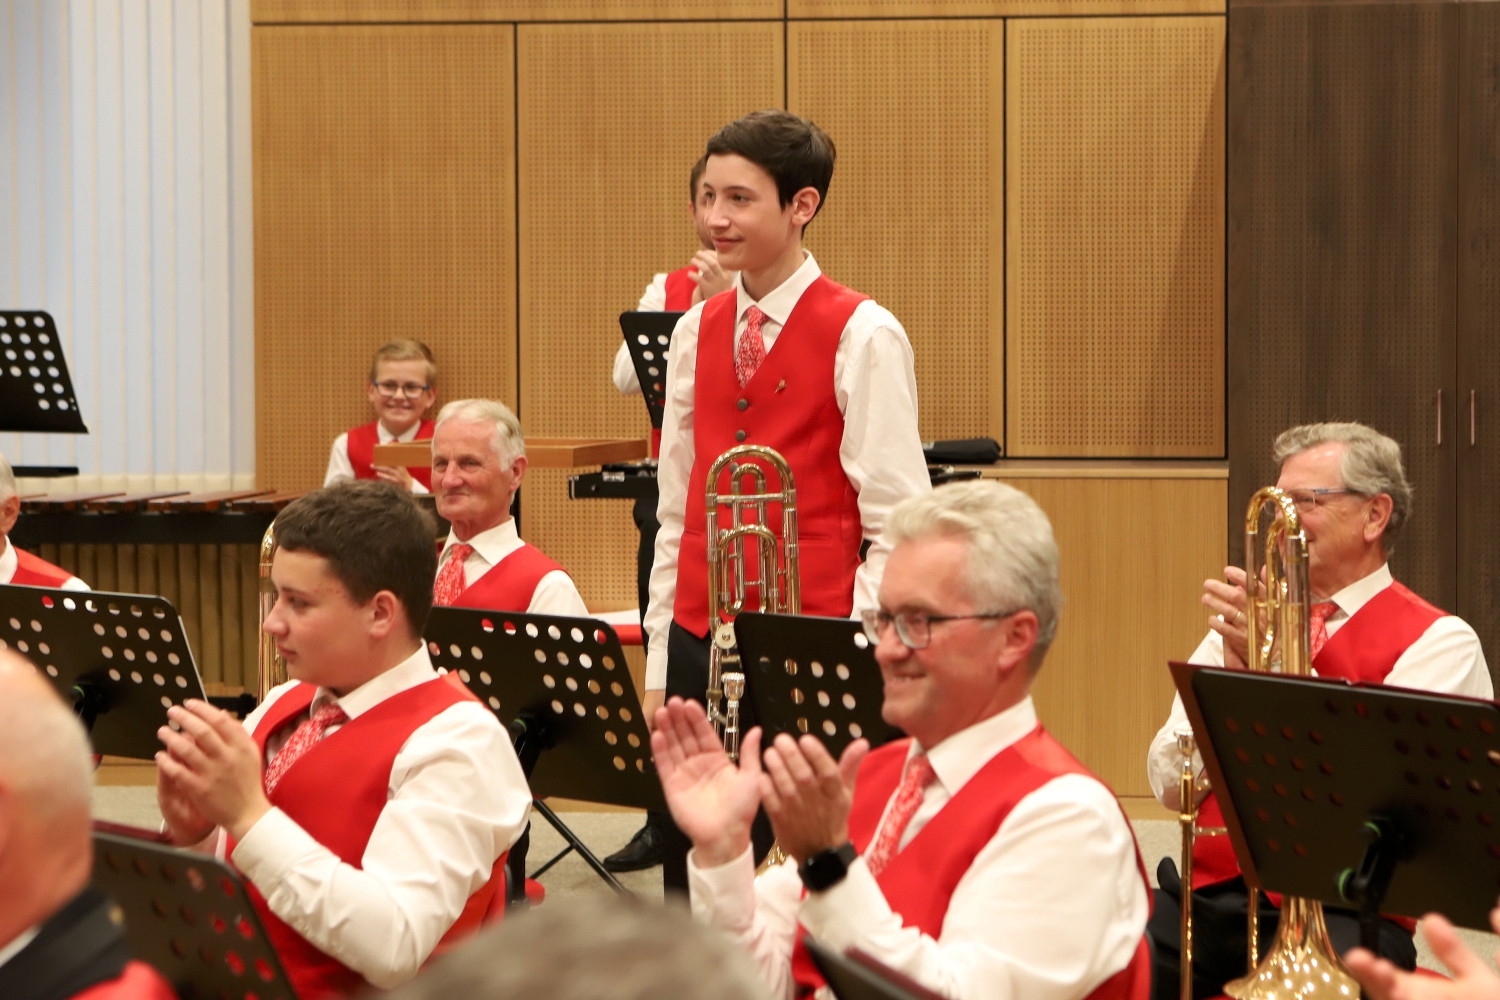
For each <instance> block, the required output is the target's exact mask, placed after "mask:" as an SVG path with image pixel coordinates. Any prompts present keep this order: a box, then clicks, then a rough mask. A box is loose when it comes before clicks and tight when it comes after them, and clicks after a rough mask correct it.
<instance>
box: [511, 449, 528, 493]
mask: <svg viewBox="0 0 1500 1000" xmlns="http://www.w3.org/2000/svg"><path fill="white" fill-rule="evenodd" d="M530 464H531V463H530V462H529V461H527V459H526V456H525V455H517V456H516V460H515V461H514V462H512V463H510V474H511V475H513V476H515V477H516V489H520V488H521V480H522V479H523V478H524V477H525V476H526V468H527V466H529V465H530Z"/></svg>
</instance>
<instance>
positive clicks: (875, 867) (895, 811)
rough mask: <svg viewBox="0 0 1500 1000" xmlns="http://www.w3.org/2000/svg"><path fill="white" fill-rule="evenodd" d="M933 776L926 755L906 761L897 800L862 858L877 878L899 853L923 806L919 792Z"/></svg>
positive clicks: (934, 775) (893, 802)
mask: <svg viewBox="0 0 1500 1000" xmlns="http://www.w3.org/2000/svg"><path fill="white" fill-rule="evenodd" d="M935 777H937V775H936V774H935V773H933V770H932V761H930V760H928V759H927V755H926V754H925V753H923V754H918V755H917V756H915V757H913V758H912V759H911V760H910V761H908V762H907V764H906V774H905V775H903V776H902V778H901V787H900V788H898V789H896V797H895V798H894V799H892V800H891V808H890V811H889V812H888V813H886V816H885V822H884V823H882V824H881V825H880V833H879V835H877V836H876V838H875V846H874V847H872V848H871V849H870V851H869V853H867V854H866V855H865V865H866V867H868V868H869V869H870V874H871V875H874V876H875V877H876V878H879V877H880V873H881V872H883V871H885V867H886V865H888V864H890V863H891V859H892V858H894V857H895V856H896V853H897V852H898V851H900V850H901V835H902V834H903V833H905V832H906V827H907V825H908V824H909V823H911V818H912V817H913V816H915V815H916V814H917V810H918V809H920V808H921V807H922V793H923V791H924V790H925V789H926V788H927V786H928V785H930V784H932V779H933V778H935Z"/></svg>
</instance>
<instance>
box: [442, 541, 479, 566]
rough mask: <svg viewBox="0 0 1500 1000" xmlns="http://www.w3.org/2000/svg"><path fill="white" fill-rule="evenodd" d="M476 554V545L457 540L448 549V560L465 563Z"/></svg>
mask: <svg viewBox="0 0 1500 1000" xmlns="http://www.w3.org/2000/svg"><path fill="white" fill-rule="evenodd" d="M473 554H474V546H472V545H468V544H466V543H464V542H457V543H455V544H454V545H453V546H451V547H450V548H449V549H448V561H452V562H458V563H463V562H466V561H467V560H468V558H469V557H470V556H472V555H473Z"/></svg>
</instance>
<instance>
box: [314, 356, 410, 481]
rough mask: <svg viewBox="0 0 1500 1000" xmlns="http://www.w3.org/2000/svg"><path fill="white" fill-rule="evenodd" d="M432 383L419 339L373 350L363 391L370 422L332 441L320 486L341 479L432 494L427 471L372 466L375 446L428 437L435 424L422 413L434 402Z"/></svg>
mask: <svg viewBox="0 0 1500 1000" xmlns="http://www.w3.org/2000/svg"><path fill="white" fill-rule="evenodd" d="M436 385H437V362H435V361H434V360H433V358H432V351H431V350H430V349H429V348H428V347H427V345H426V344H424V343H422V342H421V341H417V340H393V341H391V342H390V343H388V344H386V345H385V346H384V347H382V348H381V349H380V350H378V351H376V352H375V357H374V359H373V360H372V361H371V362H370V381H369V383H368V385H367V387H366V389H365V398H367V399H368V400H369V401H370V405H371V406H372V407H374V408H375V417H376V419H375V420H372V421H371V422H370V423H368V424H362V425H360V426H359V427H356V428H354V429H353V430H350V431H346V432H344V433H343V434H340V435H339V436H338V437H336V438H334V441H333V449H332V450H331V451H330V452H329V454H328V472H327V474H326V475H324V476H323V485H324V486H332V485H333V484H334V483H336V482H338V481H339V480H341V479H384V480H385V481H386V482H388V483H395V484H396V485H397V486H399V487H401V488H402V489H404V490H409V491H410V492H412V493H430V492H432V470H430V469H424V468H419V467H417V466H412V467H410V468H405V469H400V468H389V467H386V466H379V465H376V464H375V446H376V445H377V444H391V443H392V442H397V441H399V442H401V443H403V444H404V443H406V442H408V441H426V440H428V439H429V438H431V437H432V431H433V428H434V427H435V426H436V425H435V424H434V423H433V421H431V420H428V419H426V414H427V411H428V410H430V409H432V404H433V403H434V402H436V400H437V388H436Z"/></svg>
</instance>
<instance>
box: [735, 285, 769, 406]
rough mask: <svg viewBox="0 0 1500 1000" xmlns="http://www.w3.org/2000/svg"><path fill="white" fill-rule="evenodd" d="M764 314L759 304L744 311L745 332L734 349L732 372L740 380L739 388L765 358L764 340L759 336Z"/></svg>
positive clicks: (747, 382)
mask: <svg viewBox="0 0 1500 1000" xmlns="http://www.w3.org/2000/svg"><path fill="white" fill-rule="evenodd" d="M765 318H766V314H765V313H763V312H761V311H760V307H759V306H751V307H750V308H749V309H748V310H747V311H746V312H745V332H744V333H742V334H740V342H739V344H738V345H736V346H735V349H734V374H735V377H737V378H738V379H739V380H740V388H741V389H743V388H744V387H745V386H747V385H749V384H750V380H751V379H752V378H754V377H755V371H756V369H758V368H759V367H760V363H761V362H762V361H764V360H766V342H765V340H764V339H762V337H761V332H760V324H761V323H762V322H764V321H765Z"/></svg>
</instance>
